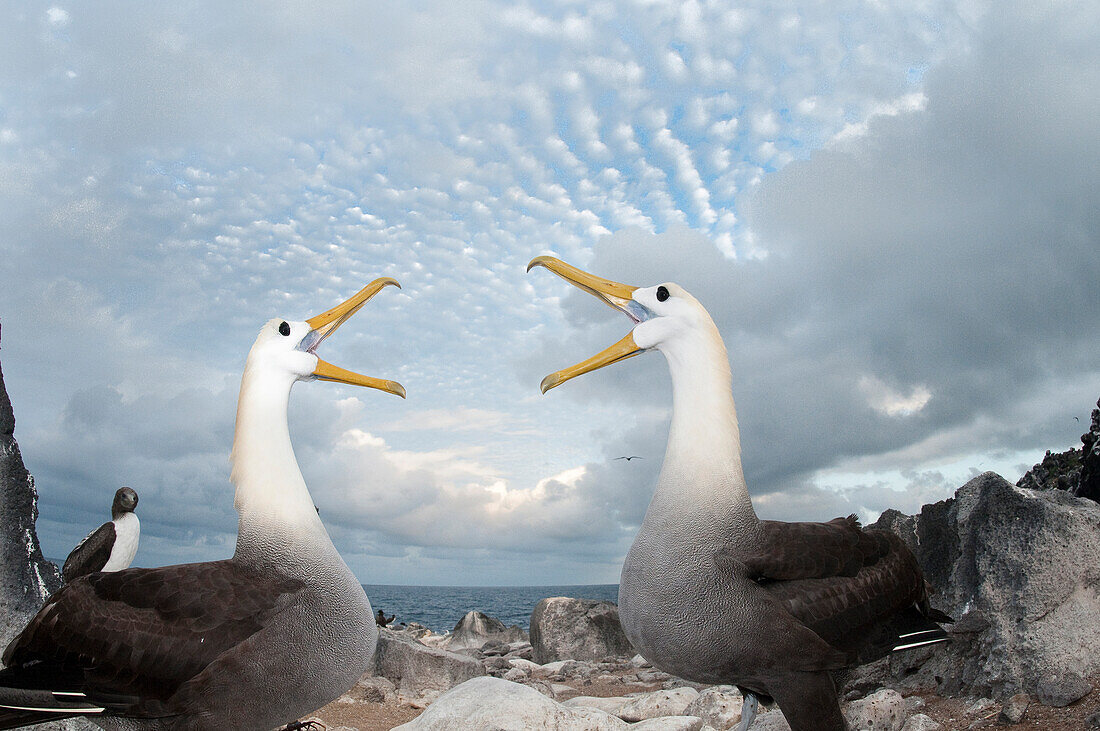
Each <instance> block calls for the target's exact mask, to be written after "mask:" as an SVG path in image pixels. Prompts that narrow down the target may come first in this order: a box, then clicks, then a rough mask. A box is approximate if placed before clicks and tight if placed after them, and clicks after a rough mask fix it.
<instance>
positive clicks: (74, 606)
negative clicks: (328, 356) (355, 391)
mask: <svg viewBox="0 0 1100 731" xmlns="http://www.w3.org/2000/svg"><path fill="white" fill-rule="evenodd" d="M390 284H392V285H395V286H399V285H398V284H397V282H396V281H395V280H393V279H390V278H382V279H377V280H375V281H374V282H371V283H370V284H368V285H367V286H366V287H364V288H363V289H362V290H361V291H360V292H358V293H357V294H356V295H355V296H354V297H352V298H351V299H349V300H347V301H346V302H344V303H343V304H341V305H338V306H336V307H334V308H332V309H331V310H329V311H328V312H325V313H324V314H321V315H318V316H317V317H314V318H312V319H310V320H306V321H304V322H294V321H288V320H282V319H274V320H270V321H268V323H267V324H266V325H264V326H263V328H262V329H261V330H260V334H259V336H258V337H257V338H256V342H255V344H254V345H253V346H252V349H251V351H250V352H249V354H248V360H247V362H246V364H245V369H244V376H243V377H242V378H241V391H240V397H239V400H238V403H237V426H236V432H235V434H234V438H233V452H232V462H233V470H232V481H233V483H234V484H235V485H236V498H235V505H236V508H237V511H238V513H239V516H240V517H239V530H238V536H237V548H236V552H235V553H234V555H233V557H232V558H230V559H228V560H224V561H211V562H209V563H193V564H181V565H178V566H165V567H162V568H154V569H126V570H124V571H118V572H114V573H93V574H90V575H87V576H82V577H79V578H77V579H75V580H74V581H73V582H72V583H70V584H67V585H66V586H65V587H63V588H62V589H61V590H60V591H58V592H57V593H56V594H54V595H53V596H52V597H51V598H50V599H49V601H48V602H47V603H46V605H45V606H44V607H43V608H42V609H41V611H39V613H38V614H37V615H36V616H35V617H34V619H32V620H31V622H30V623H29V624H28V625H27V627H26V629H24V630H23V632H22V633H21V634H20V635H19V636H18V637H16V638H15V639H14V640H13V641H12V643H11V644H10V645H9V646H8V649H7V651H6V652H5V653H4V663H5V665H7V668H6V669H5V670H3V671H0V728H14V727H17V726H22V725H26V724H31V723H40V722H42V721H45V720H53V719H57V718H65V717H68V716H88V717H90V718H91V720H93V721H95V722H96V723H97V724H99V725H100V726H102V727H104V728H107V729H230V728H232V729H271V728H274V727H276V726H280V725H283V724H287V723H290V722H292V721H294V720H295V719H298V718H300V717H302V716H303V715H306V714H308V713H310V712H311V711H314V710H316V709H317V708H319V707H321V706H323V705H324V704H326V703H328V702H329V701H331V700H333V699H335V698H337V697H338V696H339V695H340V694H341V693H343V692H344V691H346V690H347V689H348V688H350V687H351V686H352V685H354V684H355V681H356V680H358V678H359V677H360V676H361V675H362V674H363V672H364V671H365V670H366V669H367V667H368V666H369V665H370V664H371V658H372V656H373V655H374V649H375V645H376V643H377V639H378V630H377V628H376V627H375V623H374V614H373V612H372V611H371V606H370V602H369V601H368V600H367V597H366V594H364V592H363V587H362V586H361V585H360V583H359V580H358V579H356V577H355V575H354V574H352V572H351V571H350V570H349V569H348V567H347V566H346V565H345V564H344V561H343V560H342V559H341V558H340V555H339V554H338V553H337V552H336V549H335V547H333V545H332V541H331V540H329V536H328V533H327V532H326V530H325V527H324V525H322V524H321V520H320V518H319V517H318V514H317V510H316V509H315V508H314V504H313V500H312V498H311V497H310V494H309V491H308V490H307V489H306V484H305V481H304V480H303V478H302V473H301V471H300V470H299V469H298V463H297V461H296V460H295V458H294V450H293V448H292V446H291V442H290V432H289V429H288V428H287V403H288V401H289V397H290V389H291V386H293V385H294V383H295V382H296V381H311V380H315V379H320V380H326V381H335V382H339V383H347V384H353V385H358V386H367V387H370V388H376V389H380V390H382V391H386V392H388V393H392V394H396V395H398V396H401V397H404V396H405V389H404V388H402V387H401V385H400V384H398V383H395V382H394V381H387V380H382V379H379V378H371V377H369V376H363V375H360V374H358V373H353V372H351V371H347V370H344V369H343V368H339V367H337V366H334V365H332V364H330V363H326V362H325V361H323V360H321V359H320V358H318V357H317V354H316V350H317V346H318V345H320V344H321V342H322V341H323V340H324V339H325V338H327V337H328V336H329V335H331V334H332V333H333V332H334V331H335V330H336V329H337V328H338V327H340V325H341V324H342V323H344V322H345V321H346V320H347V319H348V318H349V317H351V316H352V315H353V314H355V312H357V311H358V310H359V308H360V307H362V306H363V305H364V304H365V303H366V302H367V301H368V300H370V299H371V297H373V296H374V295H376V294H377V293H378V292H379V291H380V290H381V289H382V288H383V287H385V286H386V285H390Z"/></svg>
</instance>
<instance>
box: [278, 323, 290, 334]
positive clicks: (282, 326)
mask: <svg viewBox="0 0 1100 731" xmlns="http://www.w3.org/2000/svg"><path fill="white" fill-rule="evenodd" d="M279 334H280V335H290V325H289V324H288V323H286V322H282V323H279Z"/></svg>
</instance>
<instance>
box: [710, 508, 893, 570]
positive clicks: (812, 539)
mask: <svg viewBox="0 0 1100 731" xmlns="http://www.w3.org/2000/svg"><path fill="white" fill-rule="evenodd" d="M880 533H882V532H881V531H864V530H861V529H860V527H859V521H858V520H857V519H856V516H854V515H849V516H848V517H847V518H835V519H834V520H830V521H829V522H828V523H782V522H778V521H774V520H763V521H761V522H760V532H759V534H757V536H755V538H756V540H754V541H753V542H752V544H751V546H750V547H748V548H742V547H740V546H737V545H731V546H730V547H729V548H727V549H723V551H720V552H719V560H720V561H721V560H722V558H723V555H724V554H727V553H728V554H729V555H730V556H731V557H732V558H734V559H736V560H737V561H738V562H739V563H741V565H743V566H744V570H745V571H746V572H748V576H749V578H751V579H756V580H761V579H770V580H773V581H791V580H794V579H815V578H823V577H827V576H855V575H856V574H857V573H858V572H859V570H860V569H862V568H863V567H864V566H868V565H871V564H873V563H875V562H876V561H878V560H879V559H880V558H882V557H883V556H884V555H886V554H887V553H888V552H889V550H890V549H889V545H888V543H887V542H886V541H885V540H884V539H883V538H882V537H881V536H880V535H878V534H880Z"/></svg>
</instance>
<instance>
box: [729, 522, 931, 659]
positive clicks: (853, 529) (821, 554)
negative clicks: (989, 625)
mask: <svg viewBox="0 0 1100 731" xmlns="http://www.w3.org/2000/svg"><path fill="white" fill-rule="evenodd" d="M761 527H762V533H761V534H760V535H762V536H763V540H759V541H756V542H753V543H752V546H751V548H749V549H747V550H742V551H741V553H740V558H738V550H737V548H736V546H732V545H731V546H730V547H728V548H726V549H723V551H721V552H720V553H719V556H718V558H719V562H720V565H723V564H725V565H726V566H728V567H730V568H731V569H732V570H736V571H738V572H743V573H742V575H745V576H747V577H748V578H751V579H754V580H755V581H757V583H758V584H759V585H760V587H761V589H762V590H763V591H765V592H766V593H767V594H768V595H770V597H771V598H773V599H774V600H776V601H777V602H778V603H779V605H780V606H781V607H782V608H783V609H785V610H786V612H787V613H788V614H789V615H790V616H791V617H793V618H794V619H795V620H797V622H798V623H799V624H801V625H802V626H804V627H806V628H808V629H810V630H812V631H813V632H814V633H816V634H817V635H818V636H819V637H821V639H823V640H825V642H826V643H828V644H829V645H830V646H831V647H833V648H835V649H836V650H839V651H840V652H842V653H844V655H845V656H846V657H848V661H849V662H850V663H859V664H862V663H865V662H870V661H871V660H874V659H877V658H878V657H882V656H884V655H886V654H887V653H889V652H890V651H891V650H893V649H902V647H903V646H904V645H905V644H914V642H915V641H917V640H919V641H921V643H925V642H926V641H942V640H943V639H944V638H945V637H946V633H944V632H943V630H942V629H941V628H940V627H939V626H938V625H937V624H936V622H950V621H951V618H950V617H948V616H947V615H945V614H943V613H942V612H939V611H937V610H935V609H932V608H931V606H930V605H929V603H928V586H927V583H926V582H925V579H924V575H923V573H922V572H921V569H920V565H919V564H918V563H917V559H916V557H915V556H913V553H912V552H911V551H910V550H909V548H908V547H907V546H906V545H905V544H904V543H903V542H902V540H901V539H900V538H898V537H897V536H896V535H894V534H893V533H891V532H889V531H882V530H861V529H860V528H859V522H858V521H857V520H856V518H855V516H849V517H848V518H837V519H835V520H832V521H829V522H828V523H781V522H774V521H763V522H762V523H761ZM906 636H909V637H912V638H913V639H914V642H909V643H907V642H906V641H904V640H903V639H902V638H904V637H906Z"/></svg>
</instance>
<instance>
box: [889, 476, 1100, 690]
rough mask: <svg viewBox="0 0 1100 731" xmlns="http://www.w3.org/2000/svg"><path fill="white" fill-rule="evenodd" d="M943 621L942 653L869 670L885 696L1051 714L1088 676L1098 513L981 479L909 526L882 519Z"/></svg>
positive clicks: (1096, 625) (1098, 631) (1098, 588)
mask: <svg viewBox="0 0 1100 731" xmlns="http://www.w3.org/2000/svg"><path fill="white" fill-rule="evenodd" d="M876 527H882V528H888V529H890V530H893V531H895V532H896V533H897V534H898V535H900V536H901V537H902V539H903V540H905V542H906V543H907V544H908V545H909V547H910V548H911V549H912V550H913V552H914V553H915V554H916V556H917V558H918V560H919V561H920V563H921V566H922V568H923V569H924V572H925V576H926V577H927V578H928V580H929V581H930V582H931V584H932V585H933V587H935V589H936V590H937V591H938V593H937V594H935V595H934V596H933V597H932V603H933V605H935V606H936V607H937V608H938V609H941V610H943V611H945V612H947V613H948V614H950V615H952V616H953V617H955V619H956V620H957V621H956V623H955V625H953V626H950V625H949V626H948V627H947V629H948V630H949V631H950V632H951V634H952V642H950V643H948V644H947V645H941V646H938V647H936V648H933V649H931V650H929V651H927V652H918V653H912V654H910V655H908V657H907V653H898V654H897V655H896V656H894V657H892V658H891V659H890V660H889V661H887V662H880V663H878V665H877V666H876V667H877V668H878V670H879V671H881V677H880V678H878V679H879V680H889V681H890V684H891V685H895V686H896V687H908V688H912V689H918V688H919V689H924V690H938V691H940V692H942V693H946V694H956V695H963V694H968V695H991V696H993V697H997V698H1007V697H1009V696H1011V695H1013V694H1015V693H1019V692H1026V693H1029V694H1031V695H1032V696H1033V697H1037V698H1039V699H1040V700H1041V701H1042V700H1043V699H1044V698H1046V699H1047V700H1048V701H1049V702H1052V703H1058V702H1062V701H1063V700H1064V699H1065V697H1067V696H1068V695H1072V694H1074V693H1078V692H1081V691H1085V692H1087V689H1086V688H1085V685H1087V684H1082V683H1080V682H1077V680H1078V679H1081V678H1082V677H1089V676H1094V675H1096V674H1097V673H1098V672H1100V622H1097V621H1096V618H1097V617H1098V616H1100V505H1098V504H1097V503H1095V502H1093V501H1091V500H1085V499H1081V498H1076V497H1074V496H1072V495H1070V494H1068V493H1067V492H1065V491H1062V490H1047V491H1041V492H1037V491H1033V490H1027V489H1024V488H1019V487H1015V486H1013V485H1011V484H1009V483H1008V482H1007V481H1005V480H1004V478H1002V477H1001V476H1000V475H997V474H995V473H992V472H986V473H985V474H983V475H979V476H978V477H975V478H974V479H972V480H970V481H969V482H968V483H966V484H965V485H963V486H962V487H961V488H959V490H958V492H956V494H955V497H954V498H952V499H950V500H945V501H943V502H939V503H935V504H933V505H925V506H924V508H923V509H922V510H921V513H920V514H919V515H915V516H906V515H902V514H900V513H898V512H897V511H887V512H886V513H884V514H883V515H882V517H881V518H880V519H879V521H878V523H877V524H876Z"/></svg>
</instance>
